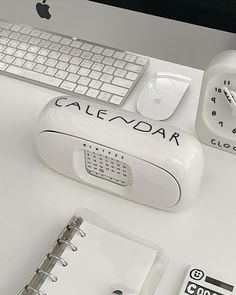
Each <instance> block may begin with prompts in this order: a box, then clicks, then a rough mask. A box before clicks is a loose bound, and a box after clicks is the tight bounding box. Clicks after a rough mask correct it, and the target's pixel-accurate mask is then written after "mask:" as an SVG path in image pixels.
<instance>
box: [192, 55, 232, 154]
mask: <svg viewBox="0 0 236 295" xmlns="http://www.w3.org/2000/svg"><path fill="white" fill-rule="evenodd" d="M196 132H197V135H198V138H199V139H200V140H201V141H202V142H203V143H205V144H207V145H210V146H212V147H215V148H218V149H221V150H224V151H228V152H231V153H235V154H236V50H229V51H224V52H222V53H220V54H219V55H217V56H216V57H215V58H214V59H213V60H212V61H211V63H210V64H209V66H208V67H207V69H206V71H205V74H204V76H203V84H202V90H201V94H200V100H199V105H198V112H197V119H196Z"/></svg>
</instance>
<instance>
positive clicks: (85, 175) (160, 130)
mask: <svg viewBox="0 0 236 295" xmlns="http://www.w3.org/2000/svg"><path fill="white" fill-rule="evenodd" d="M36 144H37V149H38V152H39V154H40V156H41V158H42V159H43V161H44V162H45V163H46V164H47V165H48V166H49V167H51V168H52V169H54V170H56V171H58V172H60V173H62V174H64V175H67V176H69V177H71V178H74V179H76V180H79V181H81V182H83V183H86V184H88V185H91V186H94V187H97V188H100V189H103V190H105V191H107V192H110V193H113V194H115V195H118V196H120V197H123V198H127V199H129V200H132V201H135V202H138V203H142V204H145V205H148V206H152V207H155V208H160V209H163V210H170V211H171V210H179V209H182V208H184V207H186V206H187V205H189V204H190V203H191V201H192V200H193V199H194V198H195V197H196V195H197V192H198V188H199V185H200V181H201V176H202V171H203V155H202V148H201V144H200V142H199V141H198V140H197V139H196V138H194V137H193V136H191V135H190V134H188V133H186V132H184V131H182V130H179V129H177V128H175V127H171V126H169V125H167V124H165V123H161V122H157V121H153V120H150V119H147V118H145V117H143V116H140V115H138V114H136V113H132V112H128V111H126V110H123V109H121V108H117V107H111V106H108V105H107V104H105V103H99V104H98V103H95V102H92V101H89V100H88V99H86V100H85V99H83V97H79V98H72V97H64V96H63V97H58V98H56V99H54V100H52V101H51V102H49V103H48V104H47V105H46V107H45V108H44V110H43V111H42V113H41V116H40V118H39V121H38V126H37V131H36Z"/></svg>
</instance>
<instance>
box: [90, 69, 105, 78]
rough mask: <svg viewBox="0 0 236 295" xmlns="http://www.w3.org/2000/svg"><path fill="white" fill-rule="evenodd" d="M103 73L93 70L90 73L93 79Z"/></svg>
mask: <svg viewBox="0 0 236 295" xmlns="http://www.w3.org/2000/svg"><path fill="white" fill-rule="evenodd" d="M101 75H102V73H101V72H97V71H92V72H91V73H90V75H89V77H90V78H92V79H99V78H100V77H101Z"/></svg>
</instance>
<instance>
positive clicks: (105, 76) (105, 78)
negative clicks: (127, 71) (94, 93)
mask: <svg viewBox="0 0 236 295" xmlns="http://www.w3.org/2000/svg"><path fill="white" fill-rule="evenodd" d="M112 79H113V76H112V75H108V74H103V75H102V77H101V81H103V82H107V83H110V82H111V80H112Z"/></svg>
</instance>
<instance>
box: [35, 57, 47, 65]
mask: <svg viewBox="0 0 236 295" xmlns="http://www.w3.org/2000/svg"><path fill="white" fill-rule="evenodd" d="M46 60H47V58H46V57H45V56H41V55H38V56H37V57H36V58H35V60H34V61H35V62H36V63H39V64H44V63H45V62H46Z"/></svg>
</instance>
